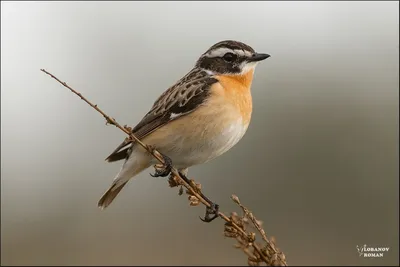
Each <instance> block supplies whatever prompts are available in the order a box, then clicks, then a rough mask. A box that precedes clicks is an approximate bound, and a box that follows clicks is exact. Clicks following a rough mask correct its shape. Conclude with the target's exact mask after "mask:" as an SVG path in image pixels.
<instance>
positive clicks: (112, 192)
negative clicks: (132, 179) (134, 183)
mask: <svg viewBox="0 0 400 267" xmlns="http://www.w3.org/2000/svg"><path fill="white" fill-rule="evenodd" d="M127 182H128V181H126V182H124V183H122V184H112V185H111V186H110V188H109V189H108V190H107V191H106V192H105V193H104V194H103V196H102V197H101V198H100V200H99V203H98V204H97V205H98V206H99V208H101V209H105V208H107V207H108V205H110V204H111V202H113V200H114V198H115V197H116V196H117V195H118V194H119V192H121V190H122V188H124V186H125V185H126V183H127Z"/></svg>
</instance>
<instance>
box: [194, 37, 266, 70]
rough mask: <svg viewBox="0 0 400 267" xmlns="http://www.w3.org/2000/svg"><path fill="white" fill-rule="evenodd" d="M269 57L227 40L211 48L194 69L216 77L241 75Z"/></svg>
mask: <svg viewBox="0 0 400 267" xmlns="http://www.w3.org/2000/svg"><path fill="white" fill-rule="evenodd" d="M269 57H270V55H268V54H262V53H257V52H255V51H254V49H253V48H251V47H250V46H248V45H246V44H244V43H242V42H238V41H232V40H227V41H222V42H219V43H216V44H215V45H213V46H211V47H210V48H209V49H208V50H207V51H206V52H205V53H204V54H202V55H201V56H200V58H199V59H198V60H197V62H196V67H198V68H202V69H204V70H205V71H207V72H210V73H212V74H216V75H224V74H229V75H243V74H246V73H247V72H248V71H250V70H254V68H255V67H256V65H257V64H258V63H259V62H260V61H262V60H264V59H267V58H269Z"/></svg>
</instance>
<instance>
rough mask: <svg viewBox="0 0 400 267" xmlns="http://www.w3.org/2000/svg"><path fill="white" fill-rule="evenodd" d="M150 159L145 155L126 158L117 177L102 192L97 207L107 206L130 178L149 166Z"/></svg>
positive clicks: (103, 207)
mask: <svg viewBox="0 0 400 267" xmlns="http://www.w3.org/2000/svg"><path fill="white" fill-rule="evenodd" d="M150 165H151V164H150V161H149V160H148V158H147V157H146V156H145V157H143V156H142V157H140V156H139V157H135V159H128V160H127V161H126V162H125V163H124V165H123V166H122V168H121V171H120V172H119V173H118V175H117V177H116V178H115V179H114V181H113V183H112V185H111V186H110V188H109V189H108V190H107V191H106V192H105V193H104V194H103V196H102V197H101V198H100V200H99V202H98V204H97V205H98V207H99V208H101V209H105V208H107V207H108V206H109V205H110V204H111V202H113V200H114V199H115V197H116V196H117V195H118V194H119V192H121V190H122V188H124V186H125V185H126V184H127V183H128V182H129V180H130V179H131V178H133V177H134V176H136V175H137V174H139V173H140V172H142V171H143V170H144V169H147V168H148V167H150Z"/></svg>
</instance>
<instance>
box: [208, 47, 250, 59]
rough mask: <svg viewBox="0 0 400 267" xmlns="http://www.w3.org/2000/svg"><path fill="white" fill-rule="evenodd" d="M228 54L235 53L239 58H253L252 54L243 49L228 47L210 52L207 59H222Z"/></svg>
mask: <svg viewBox="0 0 400 267" xmlns="http://www.w3.org/2000/svg"><path fill="white" fill-rule="evenodd" d="M226 53H235V54H236V55H238V56H246V57H251V53H250V52H249V51H243V50H241V49H235V50H232V49H229V48H226V47H221V48H218V49H215V50H212V51H210V52H209V53H207V54H206V55H205V56H206V57H222V56H223V55H225V54H226Z"/></svg>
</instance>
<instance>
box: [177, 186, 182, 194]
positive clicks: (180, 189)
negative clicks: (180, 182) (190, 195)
mask: <svg viewBox="0 0 400 267" xmlns="http://www.w3.org/2000/svg"><path fill="white" fill-rule="evenodd" d="M182 194H183V187H182V186H181V187H179V192H178V195H180V196H182Z"/></svg>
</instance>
